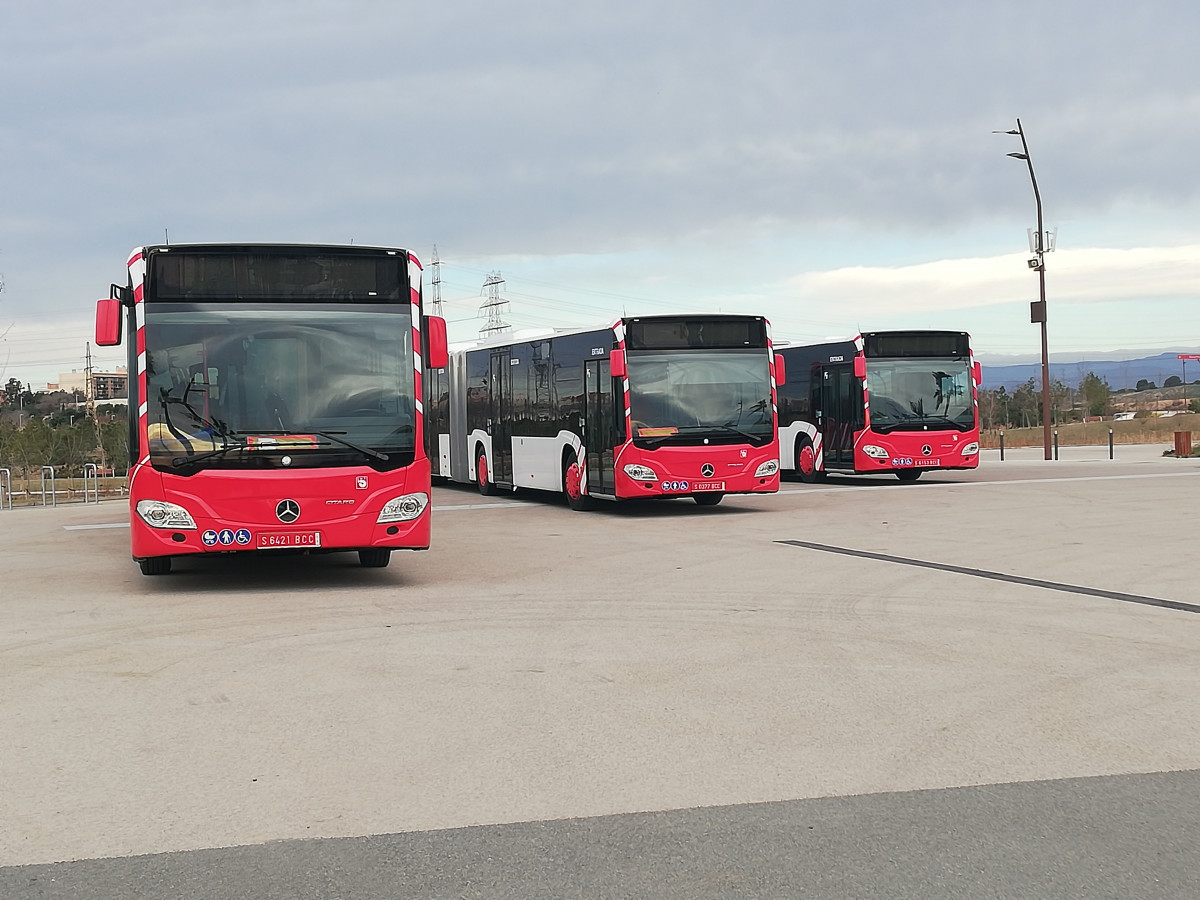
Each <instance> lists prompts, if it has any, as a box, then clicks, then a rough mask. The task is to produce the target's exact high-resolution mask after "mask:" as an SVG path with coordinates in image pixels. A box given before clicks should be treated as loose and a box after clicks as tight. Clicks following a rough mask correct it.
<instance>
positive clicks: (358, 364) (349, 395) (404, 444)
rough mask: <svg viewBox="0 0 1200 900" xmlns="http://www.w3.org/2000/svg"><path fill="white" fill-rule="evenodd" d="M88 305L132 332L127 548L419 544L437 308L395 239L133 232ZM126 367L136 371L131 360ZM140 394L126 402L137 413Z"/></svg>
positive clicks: (189, 550)
mask: <svg viewBox="0 0 1200 900" xmlns="http://www.w3.org/2000/svg"><path fill="white" fill-rule="evenodd" d="M128 270H129V271H128V281H127V283H126V285H125V286H123V287H122V286H119V285H116V284H114V285H113V286H112V291H111V292H110V296H109V298H108V299H107V300H101V301H99V303H98V304H97V310H96V341H97V343H99V344H101V345H105V346H112V345H115V344H119V343H120V342H121V331H122V325H123V324H125V325H126V327H127V328H128V331H129V335H130V338H131V340H129V341H128V342H127V344H128V348H129V371H130V373H131V376H132V377H131V378H130V390H129V409H130V416H129V422H130V430H129V431H130V433H129V450H130V459H129V464H130V468H129V475H128V486H129V503H130V524H131V529H130V534H131V541H132V551H133V558H134V559H135V560H137V562H138V564H139V566H140V567H141V570H142V572H143V573H144V574H146V575H163V574H166V573H167V572H169V571H170V570H171V560H172V558H173V557H176V556H185V555H193V554H194V555H199V554H218V553H233V552H271V553H281V552H285V553H286V552H303V553H325V552H332V551H340V550H351V551H357V552H358V557H359V561H360V563H361V564H362V565H363V566H370V567H382V566H386V565H387V564H388V560H389V556H390V554H391V551H392V550H396V549H410V550H423V549H426V548H428V546H429V534H430V527H429V518H430V511H429V497H430V472H429V460H428V459H427V457H426V456H425V452H424V441H423V428H424V424H423V415H422V408H421V403H420V402H419V401H420V397H421V376H422V371H423V368H424V365H425V363H429V364H432V365H437V364H438V363H442V364H444V363H445V355H446V330H445V322H444V321H443V320H441V319H437V318H434V317H426V316H424V315H422V311H421V266H420V263H419V262H418V261H417V258H416V257H415V256H413V255H412V254H410V253H409V252H408V251H406V250H400V249H389V248H382V247H360V246H346V247H339V246H313V245H284V244H182V245H180V244H171V245H163V246H150V247H138V248H136V249H135V250H134V251H133V252H132V254H131V255H130V257H129V262H128ZM134 373H136V374H134ZM135 411H136V415H135Z"/></svg>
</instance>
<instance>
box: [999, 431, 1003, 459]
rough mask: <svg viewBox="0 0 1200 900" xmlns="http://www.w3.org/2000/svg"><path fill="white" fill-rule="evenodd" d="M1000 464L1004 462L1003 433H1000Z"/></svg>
mask: <svg viewBox="0 0 1200 900" xmlns="http://www.w3.org/2000/svg"><path fill="white" fill-rule="evenodd" d="M1000 462H1004V432H1003V431H1002V432H1000Z"/></svg>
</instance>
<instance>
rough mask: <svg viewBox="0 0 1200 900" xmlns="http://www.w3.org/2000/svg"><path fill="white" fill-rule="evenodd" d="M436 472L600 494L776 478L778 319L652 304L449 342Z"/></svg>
mask: <svg viewBox="0 0 1200 900" xmlns="http://www.w3.org/2000/svg"><path fill="white" fill-rule="evenodd" d="M428 385H429V388H430V391H429V395H428V399H427V408H428V410H429V417H430V422H431V428H430V432H429V435H430V446H429V449H428V452H429V455H430V457H431V459H432V464H433V471H434V474H435V475H437V476H441V477H446V478H448V479H450V480H453V481H459V482H464V483H474V484H475V485H476V486H477V487H478V489H479V490H480V492H481V493H484V494H492V493H495V492H497V491H514V490H517V489H527V490H537V491H547V492H555V493H561V494H563V495H565V497H566V499H567V501H568V503H569V504H570V505H571V506H572V508H575V509H584V508H587V507H588V506H591V505H592V504H593V503H595V502H596V501H604V500H607V501H620V500H629V499H637V498H669V497H691V498H692V499H693V500H694V501H695V502H696V503H699V504H701V505H710V506H711V505H715V504H717V503H719V502H720V501H721V499H722V498H723V497H724V496H725V495H726V494H738V493H768V492H773V491H776V490H778V487H779V472H778V445H777V440H776V435H777V432H776V419H775V389H774V379H773V365H772V357H771V347H770V340H769V334H768V325H767V322H766V320H765V319H762V318H761V317H753V316H721V315H709V316H653V317H630V318H625V319H621V320H620V321H618V322H617V323H615V324H614V325H612V326H608V327H604V328H598V329H590V330H572V331H557V332H547V333H545V334H542V335H537V336H532V337H527V338H525V339H524V340H511V339H510V340H499V341H491V342H489V343H487V344H483V345H470V346H464V347H460V348H452V349H451V353H450V365H449V368H448V369H447V370H446V371H444V372H440V373H430V376H429V378H428Z"/></svg>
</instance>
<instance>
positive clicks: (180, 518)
mask: <svg viewBox="0 0 1200 900" xmlns="http://www.w3.org/2000/svg"><path fill="white" fill-rule="evenodd" d="M137 514H138V515H139V516H141V517H142V521H143V522H145V523H146V524H147V525H149V526H150V527H151V528H173V529H175V530H177V531H188V530H191V531H195V530H196V521H195V519H193V518H192V514H191V513H189V512H188V511H187V510H186V509H184V508H183V507H182V506H180V505H179V504H178V503H168V502H167V501H166V500H139V501H138V504H137Z"/></svg>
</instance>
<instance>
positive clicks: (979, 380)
mask: <svg viewBox="0 0 1200 900" xmlns="http://www.w3.org/2000/svg"><path fill="white" fill-rule="evenodd" d="M975 387H983V366H982V365H980V364H979V363H975Z"/></svg>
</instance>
